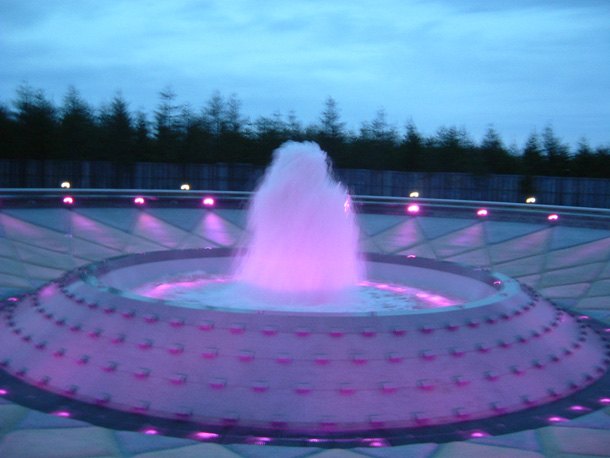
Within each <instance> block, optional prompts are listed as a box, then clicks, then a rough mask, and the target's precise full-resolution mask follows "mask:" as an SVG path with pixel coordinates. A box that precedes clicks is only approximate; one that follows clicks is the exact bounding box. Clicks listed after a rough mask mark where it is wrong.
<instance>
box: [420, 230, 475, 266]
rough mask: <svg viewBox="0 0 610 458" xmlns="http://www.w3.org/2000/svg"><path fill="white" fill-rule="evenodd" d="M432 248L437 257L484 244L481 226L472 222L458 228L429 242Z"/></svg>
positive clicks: (452, 254) (445, 256)
mask: <svg viewBox="0 0 610 458" xmlns="http://www.w3.org/2000/svg"><path fill="white" fill-rule="evenodd" d="M430 245H431V246H432V249H433V250H434V252H435V253H436V255H437V257H438V258H439V259H444V258H447V257H450V256H455V255H457V254H460V253H463V252H464V251H469V250H472V249H473V248H480V247H483V246H485V237H484V231H483V226H482V225H481V224H473V225H471V226H468V227H465V228H464V229H459V230H456V231H454V232H451V233H449V234H446V235H444V236H442V237H439V238H437V239H434V240H432V241H431V242H430Z"/></svg>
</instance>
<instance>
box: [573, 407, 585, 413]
mask: <svg viewBox="0 0 610 458" xmlns="http://www.w3.org/2000/svg"><path fill="white" fill-rule="evenodd" d="M570 410H571V411H573V412H582V411H583V410H587V409H586V407H583V406H571V407H570Z"/></svg>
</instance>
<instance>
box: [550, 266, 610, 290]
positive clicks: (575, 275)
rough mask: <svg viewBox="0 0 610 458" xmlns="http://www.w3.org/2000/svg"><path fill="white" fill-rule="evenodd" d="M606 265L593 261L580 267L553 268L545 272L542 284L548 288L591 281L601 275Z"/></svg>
mask: <svg viewBox="0 0 610 458" xmlns="http://www.w3.org/2000/svg"><path fill="white" fill-rule="evenodd" d="M604 265H605V264H603V263H591V264H586V265H583V266H578V267H570V268H567V269H561V270H553V271H551V272H548V271H547V272H546V273H545V274H544V279H543V281H542V282H541V286H542V287H545V288H546V287H549V286H557V285H569V284H572V283H584V282H591V281H593V280H595V279H596V278H597V277H598V276H599V273H600V272H601V270H602V269H603V267H604Z"/></svg>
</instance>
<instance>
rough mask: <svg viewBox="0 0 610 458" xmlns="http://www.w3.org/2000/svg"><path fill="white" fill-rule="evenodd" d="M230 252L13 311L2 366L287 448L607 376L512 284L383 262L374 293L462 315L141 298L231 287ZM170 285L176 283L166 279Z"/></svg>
mask: <svg viewBox="0 0 610 458" xmlns="http://www.w3.org/2000/svg"><path fill="white" fill-rule="evenodd" d="M236 255H238V253H235V252H233V251H230V250H224V249H212V250H183V251H163V252H154V253H146V254H138V255H130V256H123V257H119V258H115V259H111V260H106V261H103V262H100V263H95V264H92V265H89V266H87V267H84V268H80V269H77V270H75V271H73V272H71V273H68V274H66V275H65V276H64V277H62V278H61V279H59V280H58V281H55V282H52V283H50V284H47V285H45V286H44V287H42V288H40V289H39V290H37V291H36V292H35V293H33V294H31V295H27V296H25V297H23V298H21V299H20V300H19V301H17V302H15V303H12V304H11V306H10V310H8V312H7V314H6V316H5V318H6V320H5V325H6V326H7V327H9V328H10V329H11V330H12V332H10V333H3V335H2V345H1V346H0V361H2V365H3V368H4V370H5V371H7V372H8V373H10V374H11V375H13V376H15V377H18V378H20V379H22V380H23V381H25V382H27V383H30V384H33V385H39V386H42V387H44V389H45V390H47V391H51V392H54V393H57V394H61V395H62V396H65V397H68V398H70V399H75V400H79V401H82V402H86V403H90V404H95V405H98V406H103V407H104V408H107V409H114V410H118V411H123V412H129V413H138V414H142V415H147V416H149V417H153V418H164V419H174V420H180V421H182V422H189V423H196V424H198V425H205V426H206V428H208V429H209V430H212V431H214V430H215V428H216V430H220V429H223V430H224V429H226V428H232V429H233V430H235V431H246V432H247V433H248V434H252V432H253V431H254V432H256V433H260V434H266V435H272V434H279V435H282V436H290V435H299V436H303V435H305V436H307V435H311V436H312V437H313V436H319V435H320V434H328V435H332V436H333V437H338V436H341V435H344V434H345V435H350V434H362V435H367V436H374V435H376V434H378V433H379V431H380V430H383V431H396V430H402V429H406V428H413V427H419V426H422V425H442V424H447V423H455V422H461V421H466V420H473V419H478V418H486V417H492V416H497V415H501V414H505V413H509V412H517V411H520V410H523V409H527V408H530V407H532V406H534V405H540V404H544V403H548V402H551V401H554V400H557V399H558V398H561V397H565V396H569V395H571V394H573V393H574V392H575V391H577V390H579V389H581V388H584V387H585V386H588V385H590V384H592V383H594V382H595V381H596V380H597V379H599V378H600V377H602V376H603V374H604V373H605V371H606V370H607V365H608V360H607V359H605V354H604V351H605V350H604V342H603V341H602V339H601V338H600V337H599V336H598V335H597V334H596V333H595V332H593V331H592V330H591V329H590V328H588V327H587V326H585V325H583V324H581V323H579V322H578V321H577V320H575V319H574V318H573V317H571V316H570V315H568V314H567V313H565V312H564V311H562V310H560V309H558V308H556V307H555V306H553V305H552V304H551V303H549V302H548V301H546V300H545V299H543V298H541V297H540V296H538V295H537V294H536V293H535V292H534V291H532V290H530V289H528V288H527V287H525V286H523V285H521V284H519V283H518V282H516V281H515V280H512V279H510V278H509V277H506V276H504V275H501V274H496V273H489V272H484V271H480V270H472V269H469V268H466V267H464V266H461V265H457V264H451V263H446V262H438V261H433V260H428V259H421V258H408V257H398V256H387V255H378V254H371V255H368V256H367V271H368V276H369V279H370V280H371V281H375V282H387V283H396V284H404V283H405V279H407V278H408V279H409V280H408V284H409V285H413V286H417V287H418V288H421V289H424V290H432V291H434V292H435V294H438V295H440V296H443V295H447V296H450V297H452V298H455V303H453V304H452V305H449V306H446V307H430V308H421V309H415V310H399V311H396V310H392V311H387V310H383V309H381V310H364V311H361V312H358V313H355V312H349V313H348V312H343V313H341V312H332V311H330V312H329V311H326V312H320V311H315V310H314V309H307V310H298V311H279V310H268V309H263V308H256V307H255V308H240V307H239V306H235V307H219V306H217V304H214V303H204V304H202V305H201V306H200V307H199V308H193V307H183V306H181V304H180V303H176V302H168V301H163V300H158V299H154V298H150V297H144V296H142V295H138V294H134V293H133V292H130V291H131V290H132V289H133V288H134V287H137V286H138V285H142V284H143V283H146V282H149V281H151V280H154V279H155V278H159V277H160V276H161V275H172V274H182V273H184V272H189V271H192V270H197V269H198V270H203V271H205V272H207V273H209V274H212V275H216V274H217V275H222V274H225V273H226V272H227V271H228V269H229V268H230V266H231V265H232V261H233V258H234V256H236ZM161 272H162V274H161Z"/></svg>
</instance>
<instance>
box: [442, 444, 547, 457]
mask: <svg viewBox="0 0 610 458" xmlns="http://www.w3.org/2000/svg"><path fill="white" fill-rule="evenodd" d="M544 456H545V455H544V454H542V453H538V452H533V451H531V450H519V449H514V448H509V447H498V446H492V445H483V444H475V443H472V442H451V443H449V444H443V445H441V446H440V447H439V450H438V451H437V452H436V453H435V454H434V457H433V458H491V457H494V458H543V457H544Z"/></svg>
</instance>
